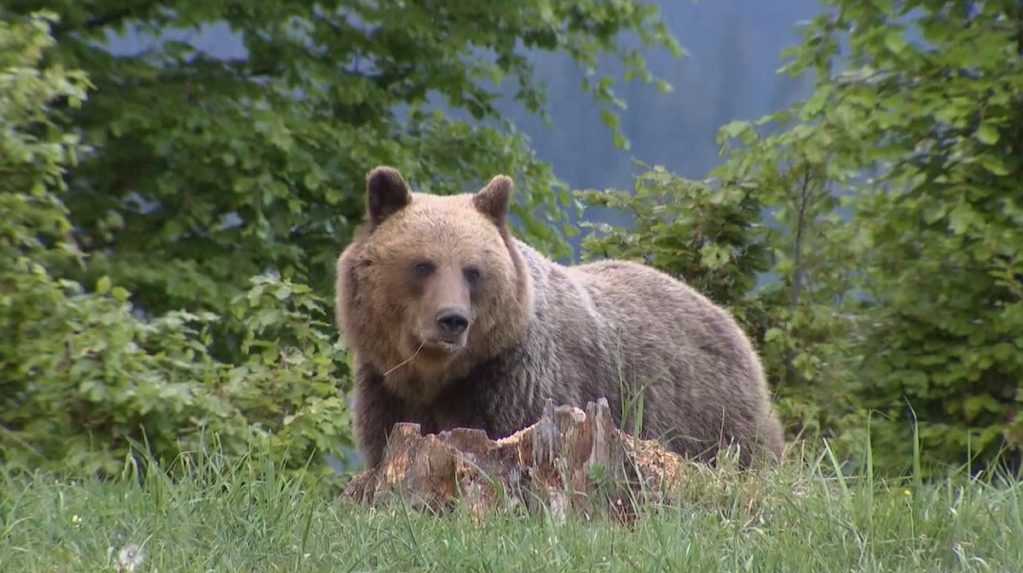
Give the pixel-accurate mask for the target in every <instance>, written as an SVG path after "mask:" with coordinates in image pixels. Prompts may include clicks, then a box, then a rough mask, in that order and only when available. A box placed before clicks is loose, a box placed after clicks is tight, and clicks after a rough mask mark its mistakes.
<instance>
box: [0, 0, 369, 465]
mask: <svg viewBox="0 0 1023 573" xmlns="http://www.w3.org/2000/svg"><path fill="white" fill-rule="evenodd" d="M50 21H51V20H49V19H47V18H46V17H34V18H32V19H30V20H28V21H26V22H25V23H23V24H7V23H2V24H0V126H3V130H4V133H3V138H2V140H0V172H2V173H4V174H5V177H4V178H3V179H2V180H0V191H2V193H0V201H2V204H3V207H4V209H3V212H4V219H5V220H4V225H3V228H2V234H0V331H2V332H3V341H2V343H0V371H2V372H3V373H4V374H3V377H2V378H0V464H4V465H9V466H14V467H29V468H31V467H52V468H60V469H73V470H74V471H80V472H83V473H86V474H90V473H107V474H109V473H113V472H116V471H117V470H118V468H119V467H120V466H121V464H122V463H124V460H125V458H126V456H130V455H131V453H132V450H133V448H134V447H142V448H144V449H145V450H147V451H148V452H149V453H151V454H152V455H154V456H155V457H156V458H157V459H159V460H161V461H169V460H172V459H174V458H175V457H176V456H177V455H178V454H179V453H180V452H181V451H183V450H192V449H196V448H201V447H202V446H203V440H204V439H205V438H206V436H208V435H209V436H213V435H216V436H219V439H220V440H221V442H222V443H223V444H224V447H225V448H227V449H228V450H229V451H234V452H241V451H247V450H248V449H249V448H251V447H253V446H254V445H256V444H263V445H265V446H266V447H269V448H270V449H271V451H273V452H275V454H276V455H277V456H278V457H279V459H282V460H284V461H285V463H286V464H288V465H291V466H299V465H301V464H302V463H304V462H306V461H307V459H308V458H309V457H310V456H311V455H312V454H314V453H316V452H325V451H331V450H336V449H337V448H339V447H343V446H344V445H346V443H347V442H348V436H349V428H348V419H347V408H346V404H345V403H344V402H343V400H342V398H341V396H340V395H339V393H338V388H337V384H338V382H339V381H343V380H345V379H346V376H347V367H346V366H345V365H344V363H343V362H339V360H338V359H339V356H338V352H339V350H340V349H339V348H337V345H336V342H334V341H335V339H336V336H335V335H334V333H333V329H332V327H331V324H330V306H331V305H330V304H329V303H328V302H327V301H326V300H324V299H322V298H320V297H318V296H316V295H315V294H314V293H312V292H311V291H310V289H309V288H308V287H306V286H303V285H298V284H294V283H292V282H290V281H288V280H282V279H279V278H276V277H269V276H265V277H258V278H256V279H254V281H253V285H252V287H251V289H249V290H248V292H247V293H245V295H244V296H240V297H237V298H236V299H235V300H233V301H232V303H231V307H230V310H231V313H232V315H231V316H232V317H233V319H234V320H237V321H238V323H239V324H240V325H242V334H243V343H242V355H243V360H241V361H239V362H238V363H237V364H229V363H225V362H220V361H217V360H216V359H214V358H213V357H212V356H211V354H210V346H211V340H210V336H209V332H208V328H209V326H210V325H211V324H214V323H215V321H216V320H217V317H216V316H215V315H212V314H210V313H198V314H193V313H187V312H182V311H171V312H167V313H164V314H160V315H155V316H151V317H149V318H146V317H140V316H138V314H139V313H138V309H136V308H134V307H133V305H132V304H131V303H130V302H129V300H130V298H131V294H130V292H129V291H128V290H126V289H125V288H123V287H122V286H120V285H118V283H116V282H115V281H113V280H111V279H110V278H109V277H106V276H103V277H101V278H100V279H99V280H98V281H96V283H95V288H94V289H92V290H89V289H86V288H84V287H83V285H81V284H79V283H77V282H75V281H73V280H69V279H67V278H62V277H61V276H60V275H59V274H55V271H54V269H60V268H66V267H68V266H71V265H80V264H82V263H81V261H82V257H81V256H80V251H79V249H78V248H77V245H76V243H75V241H74V238H73V236H72V233H71V230H72V224H71V222H70V221H69V219H68V211H67V209H66V208H65V206H64V203H63V202H62V201H63V199H64V198H65V197H66V193H65V192H64V186H63V178H62V176H63V175H64V172H65V170H66V169H67V168H68V167H72V166H74V160H75V158H76V157H78V156H80V155H82V154H83V149H82V147H81V146H80V145H79V143H78V139H77V137H76V136H75V134H73V133H69V132H65V131H63V130H62V129H61V128H60V127H59V124H58V123H57V122H56V121H54V118H55V117H58V116H59V114H58V111H57V109H59V107H60V104H61V103H62V102H63V103H64V104H70V105H71V106H72V107H77V106H78V105H79V104H80V103H81V102H82V101H83V100H84V99H85V95H86V91H87V89H88V87H89V84H88V81H87V80H86V78H85V76H84V75H83V74H82V73H81V72H79V71H76V70H65V69H63V68H61V67H60V66H59V65H56V64H50V65H47V64H46V63H45V62H46V56H47V55H48V52H49V51H50V50H51V49H52V47H53V40H52V37H51V36H49V34H48V31H49V23H50Z"/></svg>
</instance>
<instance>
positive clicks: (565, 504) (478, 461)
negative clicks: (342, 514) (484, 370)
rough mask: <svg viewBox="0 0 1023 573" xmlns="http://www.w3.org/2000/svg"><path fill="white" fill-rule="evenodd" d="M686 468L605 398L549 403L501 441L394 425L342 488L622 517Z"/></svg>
mask: <svg viewBox="0 0 1023 573" xmlns="http://www.w3.org/2000/svg"><path fill="white" fill-rule="evenodd" d="M691 468H693V466H692V465H691V464H689V463H687V462H686V461H685V460H683V458H682V457H681V456H679V455H677V454H674V453H671V452H668V451H666V450H665V449H664V448H663V447H661V446H660V445H658V444H657V442H655V441H650V440H640V439H637V438H635V437H634V436H631V435H629V434H626V433H625V432H622V431H621V430H619V429H618V428H616V427H615V425H614V422H613V420H612V418H611V411H610V409H609V407H608V403H607V401H606V400H604V399H601V400H600V401H598V402H597V403H593V402H590V403H588V404H587V405H586V411H585V412H584V411H583V410H581V409H579V408H576V407H573V406H558V407H554V405H553V404H551V403H548V404H547V406H546V407H545V408H544V413H543V416H542V417H541V419H540V420H539V421H538V422H537V423H535V424H533V425H532V426H529V427H527V428H524V429H523V430H520V431H519V432H517V433H515V434H513V435H511V436H508V437H507V438H504V439H501V440H496V441H495V440H490V439H488V438H487V435H486V433H485V432H483V431H482V430H472V429H466V428H458V429H454V430H451V431H447V432H441V433H440V434H436V435H435V434H429V435H426V436H423V435H421V433H420V427H419V425H418V424H398V425H396V426H395V427H394V429H393V430H392V432H391V435H390V439H389V443H388V445H387V448H386V450H385V452H384V457H383V461H382V462H381V463H380V465H378V466H377V467H376V468H374V469H372V470H369V471H366V472H364V473H362V474H360V475H358V476H356V477H355V478H354V479H353V480H352V481H351V482H350V483H349V484H348V486H347V487H346V488H345V495H346V496H347V497H349V498H351V499H353V500H355V501H357V502H360V503H363V504H368V505H375V504H379V503H384V502H386V501H388V500H391V499H394V496H401V497H402V498H403V499H404V500H405V503H407V504H410V505H411V506H413V507H416V508H431V509H438V510H439V509H445V508H450V507H452V506H453V505H454V504H455V503H456V502H458V501H459V500H460V501H461V502H462V503H465V504H467V505H468V507H469V509H470V511H471V512H472V513H473V514H474V515H477V516H483V515H484V514H486V513H488V512H489V511H491V510H493V509H497V508H501V507H515V506H519V505H524V506H525V507H527V508H529V509H538V508H540V507H546V508H549V509H550V510H551V511H552V513H553V515H554V517H555V518H557V519H563V518H564V517H565V516H566V514H567V513H568V512H577V513H581V514H582V515H584V516H587V517H589V516H592V515H594V514H595V513H605V512H607V513H610V514H611V515H613V516H615V517H617V518H619V519H624V520H629V519H630V517H631V516H632V514H633V513H634V510H635V508H636V504H638V503H649V502H651V501H657V500H661V499H663V496H664V494H665V493H666V492H667V490H669V489H670V488H671V487H672V486H673V485H676V484H678V483H680V481H681V480H682V479H683V478H684V476H685V474H686V473H687V472H688V471H691Z"/></svg>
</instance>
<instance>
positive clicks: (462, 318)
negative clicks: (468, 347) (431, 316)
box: [437, 307, 469, 343]
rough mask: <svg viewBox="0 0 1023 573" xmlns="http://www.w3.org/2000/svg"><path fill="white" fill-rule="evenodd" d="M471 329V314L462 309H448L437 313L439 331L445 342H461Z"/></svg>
mask: <svg viewBox="0 0 1023 573" xmlns="http://www.w3.org/2000/svg"><path fill="white" fill-rule="evenodd" d="M468 329H469V314H468V313H467V312H465V311H464V310H462V309H460V308H455V307H448V308H444V309H441V311H440V312H438V313H437V330H438V332H439V333H440V336H441V338H443V339H444V341H445V342H450V343H455V342H461V340H460V339H461V337H462V334H464V333H465V331H466V330H468Z"/></svg>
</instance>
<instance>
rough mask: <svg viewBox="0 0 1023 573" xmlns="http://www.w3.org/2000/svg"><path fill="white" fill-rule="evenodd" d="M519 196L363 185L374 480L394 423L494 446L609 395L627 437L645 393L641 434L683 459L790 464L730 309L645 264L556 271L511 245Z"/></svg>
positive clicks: (350, 301) (363, 369) (364, 372)
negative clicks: (472, 433) (732, 451)
mask: <svg viewBox="0 0 1023 573" xmlns="http://www.w3.org/2000/svg"><path fill="white" fill-rule="evenodd" d="M511 191H512V181H511V179H509V178H508V177H505V176H497V177H495V178H493V179H492V180H491V181H490V183H489V184H488V185H487V186H486V187H485V188H484V189H482V190H481V191H480V192H478V193H475V194H462V195H454V196H449V197H442V196H436V195H426V194H420V193H412V192H411V191H410V190H409V188H408V186H407V184H406V183H405V181H404V180H403V179H402V177H401V175H400V174H399V173H398V172H397V171H396V170H394V169H392V168H388V167H378V168H376V169H374V170H372V171H371V172H370V173H369V174H368V176H367V203H368V209H367V210H368V221H367V223H366V225H364V226H363V227H362V228H361V229H360V230H359V232H358V233H357V235H356V237H355V239H354V240H353V241H352V243H351V244H350V245H349V246H348V247H347V248H346V249H345V250H344V252H343V253H341V256H340V258H339V259H338V269H337V284H336V289H337V320H338V325H339V327H340V329H341V331H342V332H343V335H344V338H345V341H346V343H347V344H348V346H349V347H350V349H351V350H352V352H353V354H354V357H355V368H356V372H355V377H356V382H355V423H356V436H357V439H358V442H359V446H360V449H361V451H362V453H363V455H364V456H365V457H366V461H367V462H368V464H369V465H370V466H371V467H372V466H375V465H376V464H377V463H379V461H380V459H381V456H382V453H383V449H384V446H385V444H386V439H387V435H388V432H389V431H390V430H391V427H392V426H393V425H394V424H395V423H397V422H416V423H419V424H421V425H422V429H423V431H424V433H427V432H434V433H436V432H439V431H442V430H446V429H451V428H454V427H471V428H479V429H483V430H485V431H486V432H487V434H488V435H489V436H490V437H491V438H494V439H496V438H500V437H504V436H507V435H510V434H512V433H514V432H515V431H517V430H519V429H521V428H524V427H526V426H528V425H530V424H532V423H533V422H535V421H536V420H537V419H539V417H540V414H541V412H542V409H543V406H544V404H545V402H546V401H547V400H548V399H550V400H552V401H553V402H554V403H555V404H571V405H576V406H580V407H581V406H584V405H585V404H586V402H587V401H596V400H597V399H599V398H600V397H606V398H607V400H608V402H609V403H610V405H611V410H612V412H614V414H615V422H616V423H619V424H621V423H622V416H623V413H625V412H629V411H632V409H631V408H630V404H633V403H637V402H636V401H635V398H637V397H639V396H640V395H642V401H641V406H642V415H641V420H642V427H641V434H642V435H643V436H644V437H653V438H657V439H659V440H661V441H662V442H663V443H665V444H666V445H667V446H668V447H670V448H671V449H673V450H675V451H677V452H679V453H681V454H683V455H686V456H688V457H691V458H696V459H701V460H706V461H713V460H714V459H715V456H716V454H717V452H718V450H719V449H720V448H721V447H722V446H725V445H727V444H730V443H736V444H738V445H739V446H740V449H739V451H740V460H741V462H742V463H743V465H747V466H748V465H749V464H750V463H752V462H753V461H754V459H761V458H768V459H779V458H780V455H781V451H782V446H783V438H782V432H781V427H780V424H779V423H778V420H777V418H776V416H775V414H774V412H773V411H772V407H771V405H770V402H769V399H768V391H767V386H766V384H765V381H764V374H763V370H762V368H761V365H760V361H759V359H758V357H757V355H756V353H755V351H754V350H753V347H752V346H751V344H750V342H749V340H748V339H747V337H746V336H745V334H744V333H743V332H742V330H741V329H740V328H739V326H738V325H737V324H736V323H735V321H734V320H733V319H732V317H731V316H730V315H729V314H728V313H727V312H726V311H724V310H723V309H721V308H719V307H718V306H716V305H714V304H713V303H711V302H710V301H709V300H708V299H707V298H705V297H704V296H703V295H701V294H699V293H697V292H696V291H694V290H693V289H691V288H690V287H688V286H687V285H685V284H684V283H682V282H680V281H677V280H675V279H673V278H671V277H670V276H668V275H667V274H664V273H661V272H660V271H657V270H654V269H652V268H649V267H646V266H643V265H639V264H636V263H631V262H623V261H614V260H608V261H602V262H596V263H590V264H584V265H578V266H571V267H566V266H563V265H560V264H557V263H555V262H553V261H551V260H549V259H547V258H545V257H544V256H542V255H541V254H540V253H538V252H537V251H535V250H533V249H532V248H530V247H529V246H528V245H526V244H525V243H523V242H521V241H519V240H517V239H515V238H513V237H512V236H511V234H510V232H509V229H508V224H507V220H506V219H507V213H508V206H509V201H510V195H511ZM634 419H639V418H634ZM626 429H628V430H632V429H633V426H632V425H631V424H629V425H628V426H627V428H626Z"/></svg>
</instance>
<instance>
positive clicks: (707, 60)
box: [110, 0, 819, 188]
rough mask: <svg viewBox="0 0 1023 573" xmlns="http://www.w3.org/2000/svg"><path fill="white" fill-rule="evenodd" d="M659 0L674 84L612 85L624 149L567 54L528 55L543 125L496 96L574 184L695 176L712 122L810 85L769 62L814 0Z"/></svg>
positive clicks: (206, 42)
mask: <svg viewBox="0 0 1023 573" xmlns="http://www.w3.org/2000/svg"><path fill="white" fill-rule="evenodd" d="M657 3H658V4H660V6H661V10H662V14H663V16H664V19H665V21H666V23H667V24H668V27H669V29H670V31H671V32H672V33H673V34H674V35H675V37H676V38H678V40H679V41H680V42H681V44H682V45H683V47H684V48H685V50H686V51H687V55H686V57H685V58H683V59H681V60H679V59H675V58H672V57H671V55H670V54H669V53H667V51H664V50H661V51H657V52H651V53H648V54H647V61H648V65H649V67H650V70H651V71H652V72H653V73H654V74H655V75H656V76H659V77H662V78H664V79H666V80H667V81H668V82H670V83H671V84H672V86H673V88H674V91H673V92H672V93H670V94H662V93H659V92H658V91H657V90H656V89H654V88H653V87H651V86H645V85H641V84H640V83H639V82H633V83H630V84H620V85H619V87H618V90H619V92H618V93H619V96H620V97H622V98H623V99H625V101H626V103H627V104H628V109H627V110H625V111H624V112H623V113H622V129H623V131H624V132H625V134H626V136H627V137H628V138H629V141H630V144H631V149H629V150H627V151H626V150H621V149H618V148H616V147H615V146H614V144H613V142H612V140H611V134H610V131H609V130H608V129H607V127H606V126H604V125H603V124H602V123H601V122H600V114H599V109H598V107H597V105H596V104H595V103H594V102H593V100H592V98H591V97H590V96H588V95H586V94H585V93H584V92H583V90H582V89H581V87H580V81H581V79H582V72H581V71H580V70H579V68H578V67H577V66H576V64H575V63H574V62H572V60H571V59H570V58H569V57H568V56H566V55H563V54H534V55H533V61H534V62H535V66H536V72H537V73H536V78H537V80H538V81H539V82H541V83H542V84H543V85H545V86H546V89H547V95H548V110H549V113H550V117H551V120H552V122H551V124H547V123H545V122H544V121H543V120H542V119H540V118H539V117H537V116H536V115H533V114H530V113H529V112H528V111H527V110H525V109H523V108H522V107H521V106H519V105H517V104H515V103H514V102H512V101H511V97H508V98H507V100H506V101H505V102H502V105H501V108H502V110H503V111H504V112H505V113H506V114H507V117H508V118H509V119H511V120H512V121H513V122H514V123H515V125H516V126H517V127H518V128H519V129H520V130H522V131H523V132H524V133H526V134H527V135H528V136H529V138H530V140H531V142H532V145H533V148H534V149H535V150H536V152H537V154H538V156H539V157H540V158H541V159H542V160H544V161H548V162H550V163H551V164H552V165H553V167H554V172H555V174H556V175H557V176H558V177H559V178H561V179H562V180H564V181H565V182H567V183H568V184H569V185H571V186H572V187H574V188H585V187H596V188H606V187H613V186H628V185H629V184H630V182H631V180H632V176H633V175H634V173H635V169H634V167H633V161H634V160H640V161H643V162H646V163H650V164H660V165H664V166H665V167H667V168H668V169H670V170H671V171H673V172H675V173H678V174H681V175H684V176H687V177H701V176H702V175H703V174H704V173H706V171H707V170H708V169H709V168H710V167H711V166H712V165H714V164H715V162H716V160H717V146H716V145H715V143H714V135H715V133H716V132H717V130H718V128H719V127H721V126H722V125H723V124H725V123H727V122H728V121H731V120H733V119H754V118H756V117H760V116H762V115H764V114H766V113H769V112H771V111H775V110H777V109H780V108H781V107H782V106H784V105H786V104H788V103H791V102H792V101H794V100H796V99H797V98H799V97H805V96H806V95H807V94H808V93H809V92H808V86H800V85H799V84H798V83H797V82H794V81H793V80H791V79H789V78H786V77H783V76H780V75H778V74H777V73H776V71H775V70H777V68H778V67H779V65H780V62H781V60H780V55H781V51H782V50H783V49H785V48H787V47H790V46H793V45H795V44H796V43H797V41H798V28H797V23H798V22H799V21H800V20H805V19H808V18H810V17H812V16H814V15H815V14H816V13H817V12H818V11H819V6H818V4H817V2H815V1H814V0H789V1H786V2H762V1H759V0H719V1H716V2H699V1H682V0H657ZM166 37H168V39H171V38H172V39H176V40H183V41H187V42H189V43H191V44H193V45H195V46H197V47H199V48H200V49H201V50H202V51H204V52H206V53H208V54H210V55H213V56H217V57H221V58H239V57H244V56H245V49H244V47H243V46H242V44H241V42H240V41H239V40H238V39H237V38H236V37H235V36H233V35H232V33H231V31H230V30H229V29H228V28H227V27H226V26H209V27H204V28H202V29H200V31H198V32H196V31H186V32H178V33H171V34H167V36H166ZM149 41H150V40H146V39H144V38H142V37H140V36H138V35H135V34H133V33H131V32H130V31H129V32H128V33H126V34H125V35H123V36H119V37H116V38H114V39H113V40H112V41H111V43H110V46H111V49H112V50H113V51H114V52H115V53H134V52H138V51H140V50H144V49H145V48H146V47H147V46H148V45H149ZM612 70H613V71H618V70H616V69H614V68H612ZM508 89H509V90H511V89H513V87H512V86H510V85H509V86H508Z"/></svg>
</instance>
